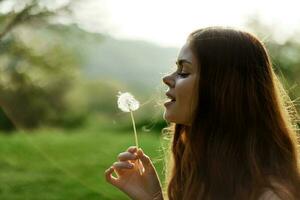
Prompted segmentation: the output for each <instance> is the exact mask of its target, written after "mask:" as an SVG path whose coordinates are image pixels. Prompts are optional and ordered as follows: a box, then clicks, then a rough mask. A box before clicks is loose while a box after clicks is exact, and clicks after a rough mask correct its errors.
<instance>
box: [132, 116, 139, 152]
mask: <svg viewBox="0 0 300 200" xmlns="http://www.w3.org/2000/svg"><path fill="white" fill-rule="evenodd" d="M130 115H131V120H132V125H133V131H134V136H135V145H136V147H137V148H139V144H138V138H137V133H136V128H135V121H134V117H133V113H132V111H130Z"/></svg>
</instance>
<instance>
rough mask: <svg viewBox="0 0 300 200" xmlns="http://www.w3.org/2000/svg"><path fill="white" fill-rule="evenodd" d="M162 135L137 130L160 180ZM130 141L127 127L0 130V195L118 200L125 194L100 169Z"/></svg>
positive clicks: (37, 199) (12, 199)
mask: <svg viewBox="0 0 300 200" xmlns="http://www.w3.org/2000/svg"><path fill="white" fill-rule="evenodd" d="M162 141H163V140H162V137H161V134H160V133H158V132H147V133H145V132H144V133H139V143H140V144H139V145H140V146H141V147H142V148H143V150H144V152H145V153H146V154H148V155H150V156H151V158H152V160H153V161H154V162H155V163H154V164H155V166H156V168H157V170H158V172H159V176H160V177H161V180H162V171H163V170H162V169H163V161H162V159H161V158H162V153H161V145H162ZM131 145H134V135H133V133H132V132H122V131H115V132H114V131H99V130H88V129H87V130H77V131H72V132H71V131H69V132H68V131H63V130H62V131H58V130H39V131H36V132H35V133H31V134H25V133H16V134H13V135H3V134H0V199H3V200H19V199H20V200H21V199H22V200H25V199H28V200H29V199H30V200H68V199H70V200H80V199H82V200H87V199H89V200H93V199H95V200H102V199H103V200H105V199H108V200H109V199H111V200H116V199H118V200H122V199H129V198H128V197H127V196H126V195H125V194H123V193H122V192H120V191H119V190H117V189H116V188H114V187H113V186H111V185H110V184H108V183H106V182H105V179H104V171H105V169H107V168H108V167H109V166H110V165H111V164H112V163H113V162H115V161H116V159H117V156H118V154H119V153H120V152H122V151H124V150H126V149H127V148H128V147H129V146H131Z"/></svg>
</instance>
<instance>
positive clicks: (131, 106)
mask: <svg viewBox="0 0 300 200" xmlns="http://www.w3.org/2000/svg"><path fill="white" fill-rule="evenodd" d="M118 107H119V108H120V109H121V110H122V111H123V112H130V116H131V121H132V126H133V131H134V136H135V145H136V147H137V149H138V148H139V144H138V138H137V133H136V127H135V121H134V117H133V111H135V110H137V109H138V108H139V107H140V103H139V102H138V101H137V100H136V99H135V98H134V97H133V96H132V94H130V93H129V92H125V93H122V92H119V95H118ZM138 163H139V166H142V165H141V164H140V160H139V159H138ZM138 168H139V171H140V174H142V172H143V171H144V168H143V169H141V168H140V167H138Z"/></svg>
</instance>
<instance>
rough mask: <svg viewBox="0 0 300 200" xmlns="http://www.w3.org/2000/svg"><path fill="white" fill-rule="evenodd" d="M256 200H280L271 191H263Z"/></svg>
mask: <svg viewBox="0 0 300 200" xmlns="http://www.w3.org/2000/svg"><path fill="white" fill-rule="evenodd" d="M258 200H282V199H281V198H279V196H278V195H277V194H275V193H274V192H273V191H272V190H270V189H267V190H265V191H264V192H263V193H262V195H261V196H260V197H259V199H258Z"/></svg>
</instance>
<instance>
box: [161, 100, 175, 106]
mask: <svg viewBox="0 0 300 200" xmlns="http://www.w3.org/2000/svg"><path fill="white" fill-rule="evenodd" d="M174 103H175V100H172V99H170V100H168V101H166V102H165V103H164V106H165V107H167V106H170V105H172V104H174Z"/></svg>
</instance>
